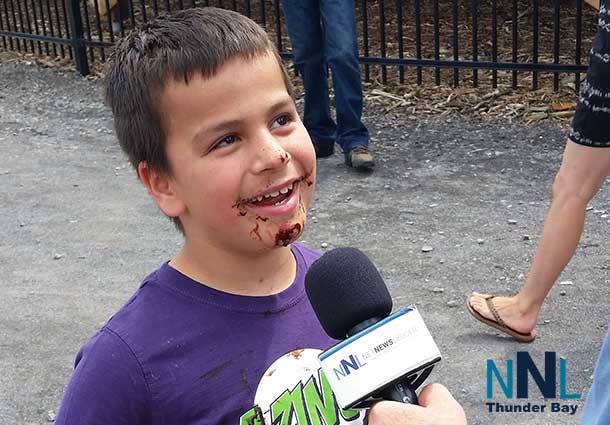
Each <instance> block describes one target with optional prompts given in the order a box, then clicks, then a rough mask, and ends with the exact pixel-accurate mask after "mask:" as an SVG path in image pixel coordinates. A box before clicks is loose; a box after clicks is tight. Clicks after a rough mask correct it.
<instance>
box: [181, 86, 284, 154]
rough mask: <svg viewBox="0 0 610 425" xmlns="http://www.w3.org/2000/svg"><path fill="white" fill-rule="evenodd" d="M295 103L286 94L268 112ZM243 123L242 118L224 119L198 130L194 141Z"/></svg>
mask: <svg viewBox="0 0 610 425" xmlns="http://www.w3.org/2000/svg"><path fill="white" fill-rule="evenodd" d="M293 105H294V102H293V100H292V98H291V97H289V96H286V97H285V98H283V99H281V100H279V101H277V102H275V103H274V104H273V105H272V106H271V107H270V108H269V109H268V113H269V114H270V115H272V114H274V113H276V112H277V111H280V110H282V109H284V108H287V107H289V106H293ZM242 123H243V120H241V119H234V120H228V121H222V122H220V123H218V124H216V125H214V126H213V127H211V128H202V129H201V130H199V131H198V132H197V134H196V135H195V137H193V141H194V142H195V143H197V142H199V141H200V139H201V137H202V136H203V135H204V134H205V133H223V132H225V131H230V130H233V129H234V128H235V127H238V126H239V125H240V124H242Z"/></svg>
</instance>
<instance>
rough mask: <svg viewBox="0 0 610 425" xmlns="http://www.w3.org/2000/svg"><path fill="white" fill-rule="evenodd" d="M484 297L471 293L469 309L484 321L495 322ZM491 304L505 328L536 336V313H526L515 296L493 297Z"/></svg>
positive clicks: (484, 295) (485, 295)
mask: <svg viewBox="0 0 610 425" xmlns="http://www.w3.org/2000/svg"><path fill="white" fill-rule="evenodd" d="M486 297H488V295H487V294H479V293H478V292H473V293H472V295H471V296H470V298H469V302H470V307H472V308H473V309H474V310H475V311H476V312H477V313H479V314H480V315H481V316H483V317H485V318H486V319H488V320H495V318H494V315H493V313H492V312H491V311H490V310H489V306H488V305H487V302H486V301H485V298H486ZM493 304H494V306H495V307H496V310H497V311H498V314H499V315H500V317H502V320H504V323H506V325H507V326H509V327H510V328H512V329H514V330H515V331H517V332H521V333H524V334H527V333H530V332H531V333H532V335H533V336H536V330H535V329H534V328H535V327H536V322H537V320H538V312H537V311H528V309H527V308H522V307H521V305H520V303H519V300H518V298H517V297H516V296H514V297H494V298H493ZM530 310H531V309H530Z"/></svg>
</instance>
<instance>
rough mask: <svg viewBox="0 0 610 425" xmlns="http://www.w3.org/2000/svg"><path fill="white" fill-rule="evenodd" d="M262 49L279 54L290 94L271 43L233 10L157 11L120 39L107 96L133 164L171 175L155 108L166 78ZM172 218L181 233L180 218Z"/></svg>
mask: <svg viewBox="0 0 610 425" xmlns="http://www.w3.org/2000/svg"><path fill="white" fill-rule="evenodd" d="M265 53H272V54H274V55H275V57H276V58H277V61H278V64H279V65H280V67H281V69H282V73H283V77H284V83H285V85H286V89H287V90H288V93H289V94H290V96H291V97H292V96H293V89H292V85H291V83H290V79H289V77H288V75H287V73H286V70H285V69H284V67H283V66H282V62H281V59H280V57H279V55H278V53H277V51H276V49H275V47H274V46H273V43H272V42H271V40H270V39H269V37H268V36H267V34H266V33H265V31H264V30H263V29H262V28H261V27H260V26H259V25H258V24H256V23H255V22H254V21H252V20H250V19H249V18H247V17H246V16H244V15H241V14H239V13H237V12H233V11H230V10H224V9H218V8H214V7H206V8H193V9H186V10H181V11H178V12H175V13H171V14H167V15H163V16H159V17H158V18H156V19H154V20H152V21H150V22H148V23H146V24H143V25H142V26H141V27H140V28H138V29H136V30H134V31H132V32H131V33H130V34H128V35H127V36H125V37H124V38H123V39H121V40H120V41H119V42H118V43H117V45H116V47H115V48H114V50H113V53H112V56H111V61H110V69H109V72H108V73H107V76H106V102H107V103H108V105H109V106H110V108H111V109H112V114H113V116H114V127H115V132H116V135H117V138H118V139H119V143H120V145H121V148H122V149H123V151H124V152H125V153H126V154H127V156H128V157H129V161H130V162H131V164H132V165H133V166H134V168H136V169H137V167H138V164H139V163H140V162H142V161H146V162H147V164H148V167H149V168H150V169H153V170H154V171H156V172H158V173H161V174H164V175H167V176H171V169H170V166H169V162H168V160H167V156H166V152H165V145H166V132H165V128H164V122H163V115H164V112H163V111H161V110H160V108H159V97H160V96H161V92H162V90H163V87H164V85H165V82H166V81H167V80H168V79H174V80H176V81H180V80H183V81H185V82H186V83H187V84H188V81H189V78H190V77H191V76H192V75H193V74H194V73H196V72H199V73H200V74H201V75H202V76H203V77H204V78H211V77H213V76H214V75H215V73H216V72H217V71H218V69H219V68H220V67H221V66H222V65H223V64H224V63H226V61H227V60H229V59H231V58H233V57H237V56H239V57H244V58H247V59H252V58H254V57H256V56H259V55H264V54H265ZM165 113H167V112H165ZM172 220H173V221H174V224H175V225H176V227H177V228H178V229H179V230H180V231H181V232H182V233H184V228H183V227H182V224H181V223H180V220H179V219H178V218H176V217H174V218H172Z"/></svg>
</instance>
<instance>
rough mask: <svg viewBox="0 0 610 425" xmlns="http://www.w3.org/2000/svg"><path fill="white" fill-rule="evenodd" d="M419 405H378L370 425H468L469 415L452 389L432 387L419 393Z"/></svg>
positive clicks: (374, 408) (370, 412)
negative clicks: (467, 416)
mask: <svg viewBox="0 0 610 425" xmlns="http://www.w3.org/2000/svg"><path fill="white" fill-rule="evenodd" d="M419 402H420V405H419V406H415V405H412V404H404V403H395V402H391V401H381V402H379V403H375V404H374V405H373V407H371V409H370V410H369V414H368V423H369V424H370V425H400V424H405V425H466V424H467V421H466V414H465V413H464V409H463V408H462V406H460V404H459V403H458V402H457V401H456V400H455V398H453V396H452V395H451V393H450V392H449V390H447V388H445V387H444V386H443V385H441V384H429V385H426V386H425V387H424V389H423V390H422V391H421V393H420V394H419Z"/></svg>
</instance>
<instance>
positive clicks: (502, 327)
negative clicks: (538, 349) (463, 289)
mask: <svg viewBox="0 0 610 425" xmlns="http://www.w3.org/2000/svg"><path fill="white" fill-rule="evenodd" d="M471 297H472V295H470V296H469V297H468V299H467V300H466V308H468V311H469V312H470V314H472V316H473V317H474V318H475V319H477V320H478V321H479V322H482V323H485V324H486V325H487V326H491V327H492V328H495V329H497V330H499V331H500V332H504V333H505V334H507V335H510V336H512V337H513V338H514V339H516V340H517V341H519V342H532V341H533V340H535V339H536V335H534V334H532V333H531V332H528V333H523V332H519V331H516V330H514V329H513V328H511V327H510V326H508V325H506V323H504V320H502V318H501V317H500V314H499V313H498V310H496V306H495V305H494V303H493V301H492V300H493V298H494V297H495V295H488V296H486V297H485V302H486V303H487V307H488V308H489V311H491V314H493V316H494V318H495V319H496V320H495V321H494V320H490V319H488V318H486V317H484V316H483V315H481V313H479V312H478V311H476V310H475V309H474V308H472V306H471V305H470V298H471Z"/></svg>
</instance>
